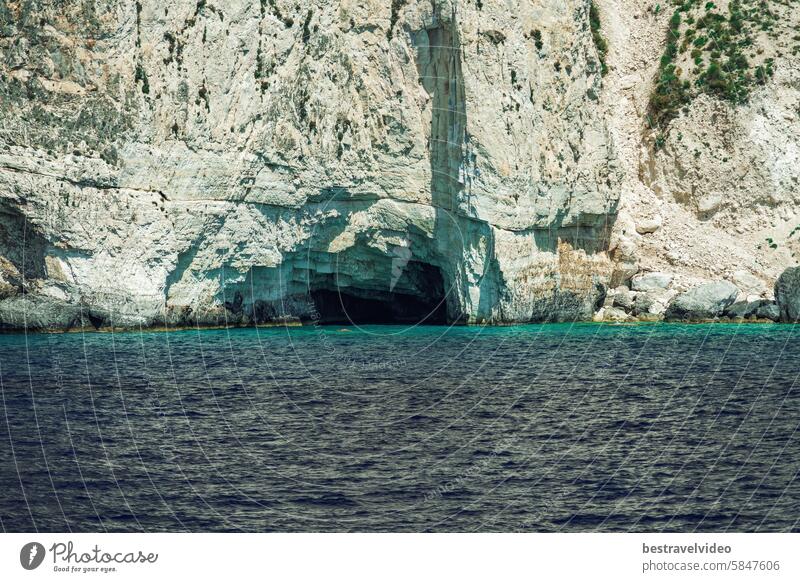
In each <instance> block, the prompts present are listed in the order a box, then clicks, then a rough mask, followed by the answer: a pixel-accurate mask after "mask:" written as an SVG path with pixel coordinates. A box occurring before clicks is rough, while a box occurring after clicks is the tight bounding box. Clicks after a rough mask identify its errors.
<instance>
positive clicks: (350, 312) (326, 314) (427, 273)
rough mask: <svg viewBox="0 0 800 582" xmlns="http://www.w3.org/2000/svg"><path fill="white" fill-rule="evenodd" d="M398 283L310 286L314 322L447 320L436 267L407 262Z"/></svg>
mask: <svg viewBox="0 0 800 582" xmlns="http://www.w3.org/2000/svg"><path fill="white" fill-rule="evenodd" d="M402 283H403V284H402V285H401V284H398V285H396V286H395V287H394V290H391V291H390V290H389V289H388V288H379V287H378V288H373V287H372V286H371V285H364V286H362V287H359V286H358V285H357V284H353V285H351V286H348V287H335V286H332V285H330V282H325V283H323V284H322V285H321V286H317V287H316V288H315V286H312V288H311V300H312V301H313V302H314V306H315V307H316V310H317V314H318V319H317V321H316V322H317V323H320V324H324V325H353V324H355V325H360V324H384V325H392V324H405V325H415V324H422V325H444V324H446V323H447V301H446V299H445V292H444V279H443V277H442V273H441V271H440V270H439V269H438V268H437V267H434V266H432V265H428V264H425V263H416V262H412V263H409V265H408V268H407V272H406V274H404V276H403V278H402Z"/></svg>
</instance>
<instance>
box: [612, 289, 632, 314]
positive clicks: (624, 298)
mask: <svg viewBox="0 0 800 582" xmlns="http://www.w3.org/2000/svg"><path fill="white" fill-rule="evenodd" d="M634 297H635V295H634V294H632V293H631V290H630V289H628V288H627V287H625V286H624V285H620V286H619V287H617V288H616V289H614V296H613V303H612V306H613V307H619V308H621V309H624V310H625V311H629V310H630V309H631V307H633V300H634Z"/></svg>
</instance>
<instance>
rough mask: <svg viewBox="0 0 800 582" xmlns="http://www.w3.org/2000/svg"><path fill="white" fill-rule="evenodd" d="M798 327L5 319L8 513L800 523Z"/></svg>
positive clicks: (49, 520) (181, 527)
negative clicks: (216, 324) (210, 325)
mask: <svg viewBox="0 0 800 582" xmlns="http://www.w3.org/2000/svg"><path fill="white" fill-rule="evenodd" d="M799 373H800V326H788V325H786V326H784V325H741V326H737V325H722V324H716V325H693V326H682V325H666V324H662V325H639V326H612V325H591V324H582V325H568V324H565V325H541V326H535V325H532V326H520V327H486V328H480V327H457V328H446V327H416V328H410V329H409V328H407V327H400V326H398V327H394V326H368V327H362V328H357V327H349V328H337V327H307V328H292V329H284V328H269V329H235V330H213V331H210V330H205V331H191V330H190V331H175V332H148V333H120V334H99V333H93V334H65V335H29V336H27V337H26V336H24V335H5V336H0V378H1V379H2V402H0V407H1V408H2V416H0V521H1V525H2V528H3V530H5V531H32V530H39V531H105V530H108V531H187V530H188V531H240V530H245V531H596V530H598V531H629V530H631V531H762V530H763V531H798V530H800V521H799V519H800V477H799V476H798V470H800V435H799V434H798V428H799V426H798V425H799V424H800V386H798V384H797V379H798V374H799Z"/></svg>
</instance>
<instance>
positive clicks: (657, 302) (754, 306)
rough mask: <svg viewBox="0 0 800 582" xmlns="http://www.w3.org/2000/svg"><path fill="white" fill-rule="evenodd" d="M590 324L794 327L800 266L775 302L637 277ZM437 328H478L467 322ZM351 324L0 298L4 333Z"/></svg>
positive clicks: (613, 293) (655, 276) (664, 276)
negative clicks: (135, 310)
mask: <svg viewBox="0 0 800 582" xmlns="http://www.w3.org/2000/svg"><path fill="white" fill-rule="evenodd" d="M748 290H750V291H752V289H748ZM766 293H768V292H766ZM766 293H765V294H766ZM150 307H151V308H152V306H150ZM239 307H240V306H239ZM262 317H263V314H262ZM565 321H568V320H565V319H563V318H555V317H554V318H553V319H551V320H531V321H516V322H513V321H509V322H502V323H498V324H495V325H519V324H526V323H556V322H560V323H563V322H565ZM576 321H589V320H581V319H577V320H576ZM591 321H594V322H596V323H615V324H626V323H627V324H640V323H659V322H674V323H796V322H798V321H800V267H793V268H789V269H787V270H786V271H784V273H783V274H782V275H781V276H780V277H779V279H778V280H777V281H776V283H775V287H774V299H768V298H762V297H760V296H754V295H750V296H749V298H748V296H747V294H746V293H745V292H744V291H743V290H742V289H740V288H739V287H737V286H736V285H734V284H733V283H731V282H730V281H716V282H710V283H705V284H702V285H699V286H697V287H693V288H691V289H688V290H685V291H681V292H679V291H678V290H676V289H673V288H672V276H671V275H670V274H668V273H659V272H650V273H642V274H638V275H636V276H634V277H633V278H632V279H631V280H630V282H629V285H619V286H618V287H616V288H614V289H611V290H608V291H607V292H606V293H605V297H604V299H603V301H602V305H601V306H600V307H599V309H598V310H597V311H596V313H595V314H594V317H593V318H592V319H591ZM398 323H402V322H401V321H398ZM437 323H448V324H450V325H470V324H473V322H469V321H455V322H453V321H451V322H437ZM345 324H346V323H343V322H335V321H325V320H323V319H321V318H320V315H319V313H318V312H316V311H315V309H314V307H313V306H312V308H311V310H310V315H308V316H304V317H300V316H295V315H288V316H287V315H284V316H278V315H274V316H272V317H271V318H270V317H263V318H261V319H260V318H259V317H258V316H255V317H253V316H252V315H249V314H246V313H243V312H242V311H241V309H240V308H239V309H238V310H237V306H236V305H235V304H231V303H227V304H226V305H225V307H224V308H223V310H221V311H217V312H214V313H210V312H209V313H204V314H201V315H198V316H197V318H196V319H194V320H193V319H192V314H191V313H186V312H183V313H176V312H175V311H174V310H169V309H163V310H162V312H161V314H160V315H159V314H157V313H156V312H155V310H152V309H151V310H149V313H148V314H145V313H144V312H139V313H138V314H137V313H133V312H132V311H131V310H130V306H127V309H126V310H121V311H120V312H119V313H114V312H113V311H109V310H108V309H107V308H104V309H103V310H99V309H98V308H96V307H94V306H92V305H91V304H88V303H79V304H75V303H68V302H65V301H63V300H60V299H57V298H53V297H46V296H43V295H40V294H29V293H20V294H19V295H17V296H14V297H7V298H6V299H4V300H3V301H0V332H2V333H15V332H77V331H98V332H115V331H132V330H148V331H159V330H162V331H176V330H185V329H226V328H239V327H254V326H255V327H282V326H317V325H345Z"/></svg>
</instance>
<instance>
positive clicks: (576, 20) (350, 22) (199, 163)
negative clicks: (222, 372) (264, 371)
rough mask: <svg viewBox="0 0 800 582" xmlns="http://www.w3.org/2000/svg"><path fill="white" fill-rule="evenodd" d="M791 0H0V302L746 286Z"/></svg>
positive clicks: (761, 275) (768, 228)
mask: <svg viewBox="0 0 800 582" xmlns="http://www.w3.org/2000/svg"><path fill="white" fill-rule="evenodd" d="M773 4H775V11H776V12H775V17H774V18H772V19H770V18H767V17H764V16H763V15H760V14H761V13H758V14H759V15H757V16H758V17H757V18H756V16H752V14H755V13H752V14H751V13H750V12H746V10H750V9H756V8H758V9H761V8H763V6H765V5H766V6H767V7H768V8H769V6H772V5H773ZM796 4H797V2H796V1H795V0H791V1H788V0H787V1H781V2H777V0H776V1H775V2H772V0H770V1H769V2H767V3H763V2H755V0H753V1H752V2H751V1H750V0H731V2H717V3H716V4H714V5H713V6H712V7H710V8H709V7H708V5H705V4H703V5H701V4H700V3H698V2H696V1H695V0H687V2H685V3H684V4H683V5H679V6H677V7H675V6H670V7H669V9H666V8H664V9H662V8H661V7H660V5H659V8H658V9H656V8H654V6H653V5H651V3H650V2H645V1H643V0H596V2H595V3H593V2H591V1H590V0H509V1H504V2H501V1H500V0H338V1H330V0H307V1H304V2H302V3H297V2H293V1H291V0H260V1H249V0H248V1H245V0H228V1H226V2H220V1H217V0H161V1H160V2H154V1H151V0H138V1H135V0H62V1H53V0H18V1H12V0H0V112H2V113H1V114H0V323H1V324H2V325H3V326H4V327H6V328H21V327H25V326H27V327H40V328H49V327H54V328H74V327H110V326H120V327H129V326H153V325H163V324H166V325H195V324H201V325H216V324H252V323H261V322H270V321H306V322H308V321H322V322H325V321H346V320H347V319H348V318H356V319H366V320H376V321H378V320H381V321H385V320H397V321H418V320H425V321H430V322H434V321H436V322H441V321H452V322H493V323H500V322H517V321H540V320H564V319H575V318H578V319H588V318H590V317H591V316H592V314H593V313H595V311H596V310H597V309H598V308H600V306H601V305H602V304H603V302H604V301H605V306H606V308H608V310H609V311H608V312H609V313H612V309H616V312H615V313H616V316H619V317H622V318H626V317H629V316H637V314H638V315H641V316H642V317H660V316H661V315H662V314H663V313H664V312H665V311H667V308H668V305H669V303H670V301H672V300H673V298H674V297H675V296H676V295H678V294H679V293H681V292H683V291H686V290H687V289H690V288H691V287H693V286H697V285H698V284H700V283H704V282H707V281H709V280H720V279H729V280H730V281H732V282H733V283H735V284H736V286H737V289H738V290H739V292H740V295H741V297H739V299H740V300H743V301H751V302H754V301H769V300H770V299H771V288H772V282H773V281H774V279H775V278H776V277H777V275H778V274H779V273H780V271H782V270H783V268H785V267H787V266H789V265H790V264H795V263H796V257H795V256H794V254H795V253H797V252H799V251H798V248H797V244H800V243H798V242H796V241H797V240H800V228H797V227H798V226H800V217H798V205H797V203H798V200H797V196H798V188H797V186H798V167H800V164H798V163H797V162H798V155H800V152H799V151H798V138H799V137H800V120H799V119H798V116H800V111H798V110H797V103H798V97H800V85H798V82H799V81H798V78H799V77H798V71H800V66H798V53H799V52H800V49H798V50H795V49H794V45H793V44H792V43H793V42H794V41H792V40H791V38H792V34H796V27H797V26H798V22H797V20H798V18H800V10H797V6H796ZM751 5H752V6H751ZM592 6H593V8H592ZM665 6H666V5H665ZM742 6H744V7H742ZM740 9H741V11H742V14H745V16H746V18H745V17H744V16H743V17H742V18H743V19H744V20H743V21H742V24H741V27H739V24H738V21H737V20H736V19H738V18H739V17H738V16H736V14H738V12H736V10H740ZM673 10H675V11H678V12H680V18H679V22H678V24H677V25H676V24H675V20H674V13H673ZM703 10H705V11H706V12H709V11H710V12H711V13H713V14H719V17H716V16H713V17H712V16H706V14H705V12H702V11H703ZM748 15H749V16H748ZM751 16H752V18H751ZM598 19H599V20H598ZM690 20H691V22H692V24H688V23H689V21H690ZM698 20H700V21H701V22H703V23H705V24H704V25H703V26H705V28H714V27H716V28H714V32H713V33H708V34H706V32H703V30H705V28H703V27H702V26H700V25H695V24H694V23H696V22H698ZM757 26H766V27H767V28H768V29H769V27H772V28H771V29H769V30H761V29H760V28H759V29H756V27H757ZM726 27H727V28H726ZM737 27H738V28H737ZM748 27H749V28H748ZM690 28H691V29H692V30H693V31H694V32H692V33H691V34H690V33H689V32H688V31H689V29H690ZM698 31H700V33H698ZM719 31H722V32H725V31H728V32H729V35H733V34H734V33H733V32H730V31H734V32H735V33H736V34H738V35H749V36H747V38H748V39H749V42H750V46H751V47H752V50H753V56H752V57H750V58H751V61H752V62H751V63H750V64H752V66H753V71H752V77H751V80H753V79H755V80H756V81H757V82H753V83H751V85H752V87H749V86H748V92H749V94H748V98H747V99H741V100H736V99H733V100H731V99H730V94H723V93H720V92H721V91H722V90H723V89H725V91H728V93H730V92H731V91H733V93H731V94H733V95H734V96H736V95H739V93H737V92H736V91H737V90H738V85H734V86H733V89H731V88H730V87H728V86H724V87H723V86H722V85H720V83H722V81H720V80H719V79H718V78H716V77H714V75H713V74H712V73H713V71H712V72H709V70H708V67H710V66H711V64H713V62H714V60H715V59H716V60H720V61H722V67H723V73H724V74H728V75H729V77H724V75H723V76H722V77H720V78H721V79H723V80H725V79H731V78H733V77H732V76H730V75H733V72H735V73H736V74H737V75H742V76H741V78H742V79H745V80H746V74H748V72H747V71H745V69H744V68H742V67H743V65H741V62H740V61H738V60H735V59H734V60H731V57H729V56H728V53H727V52H726V53H725V56H724V57H723V51H717V50H715V49H714V47H712V46H711V45H708V46H706V45H703V46H702V47H701V48H694V47H695V41H697V40H698V34H700V36H703V35H705V36H706V37H708V36H709V34H710V35H711V36H713V35H714V34H717V35H718V36H720V35H721V33H720V32H719ZM737 31H738V32H737ZM748 31H749V32H748ZM759 31H760V32H759ZM762 33H763V34H762ZM670 35H672V36H670ZM675 35H677V36H678V40H677V41H674V38H673V37H674V36H675ZM692 35H693V36H692ZM689 37H691V38H689ZM720 38H721V36H720ZM726 38H727V37H726ZM736 38H737V39H738V38H739V37H736ZM743 38H744V37H743ZM603 39H604V41H603ZM706 40H707V39H706ZM739 40H741V39H739ZM739 40H736V43H737V44H736V46H739V44H738V43H739ZM673 41H674V42H675V43H676V48H675V50H674V53H675V54H674V55H673V54H672V52H671V51H672V48H671V47H670V43H671V42H673ZM684 41H685V42H684ZM684 44H685V45H686V46H685V47H684ZM794 44H798V43H797V42H794ZM742 46H744V45H742ZM598 48H599V49H600V50H599V51H598ZM695 50H697V51H699V52H700V54H699V55H698V56H692V55H694V53H693V51H695ZM726 50H727V49H726ZM759 50H760V51H761V52H758V51H759ZM717 53H718V54H717ZM665 55H667V56H669V57H670V58H669V59H668V61H667V63H666V64H665V62H664V56H665ZM735 56H736V55H734V57H735ZM726 58H727V59H728V60H727V61H726V60H725V59H726ZM698 59H699V64H698ZM729 61H730V62H734V63H735V64H736V65H737V66H739V67H740V68H739V69H737V70H736V71H733V72H732V71H731V70H728V69H725V68H724V67H726V66H729V65H728V64H727V63H728V62H729ZM675 63H677V65H680V67H681V71H679V72H676V68H677V67H676V68H674V69H672V73H671V74H672V76H667V77H665V76H664V75H665V72H668V71H669V70H668V67H669V66H670V65H671V64H675ZM710 63H711V64H710ZM740 65H741V66H740ZM767 65H769V72H768V73H767V72H766V71H767ZM758 66H760V67H762V70H761V72H760V73H759V72H758V71H757V70H756V69H757V67H758ZM665 67H667V68H665ZM673 73H674V74H673ZM759 75H760V76H759ZM673 77H674V79H673ZM736 78H737V79H738V78H739V77H736ZM703 79H704V81H703V82H704V83H705V85H702V83H701V84H698V80H703ZM743 82H744V81H743ZM686 83H688V85H686ZM675 87H678V89H679V91H678V92H677V93H674V94H673V93H672V92H671V91H672V89H673V88H675ZM664 88H666V91H667V93H668V94H669V95H670V99H672V96H673V95H679V96H680V97H681V99H682V100H681V101H680V102H677V105H675V103H673V102H672V101H669V100H667V101H668V102H666V104H665V100H664V99H662V100H661V101H658V100H656V101H654V99H653V95H654V94H656V95H657V94H658V92H659V91H662V90H664ZM715 91H716V92H715ZM662 92H663V91H662ZM654 102H657V103H658V104H659V107H662V109H659V110H658V111H657V112H655V113H657V115H655V116H654V110H653V103H654ZM673 105H674V107H673ZM667 106H669V107H671V109H669V111H668V112H667V113H666V114H662V112H663V111H666V109H664V108H665V107H667ZM654 119H655V121H654ZM698 152H699V153H698ZM762 239H763V240H762ZM653 273H655V274H656V275H659V274H660V275H664V276H663V277H660V278H659V276H660V275H659V276H657V277H656V280H658V281H660V283H659V285H661V284H662V283H664V281H666V283H664V285H663V286H657V287H655V288H652V289H651V288H647V289H637V286H640V285H642V283H641V281H642V280H644V279H646V278H647V277H648V276H649V274H653ZM651 279H652V277H651ZM607 289H611V290H612V291H609V292H608V293H607V292H606V290H607ZM637 294H638V295H640V296H639V297H637ZM637 301H638V303H637ZM637 305H638V307H637ZM615 306H616V307H615ZM600 316H601V317H602V312H601V314H600Z"/></svg>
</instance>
